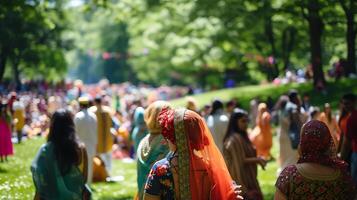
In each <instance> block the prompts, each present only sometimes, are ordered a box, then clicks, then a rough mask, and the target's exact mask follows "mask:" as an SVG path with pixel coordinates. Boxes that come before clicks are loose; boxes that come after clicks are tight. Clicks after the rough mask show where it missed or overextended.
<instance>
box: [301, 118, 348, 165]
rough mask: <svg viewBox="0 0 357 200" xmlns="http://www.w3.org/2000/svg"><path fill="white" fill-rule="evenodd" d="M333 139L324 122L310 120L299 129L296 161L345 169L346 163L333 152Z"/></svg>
mask: <svg viewBox="0 0 357 200" xmlns="http://www.w3.org/2000/svg"><path fill="white" fill-rule="evenodd" d="M333 146H334V143H333V140H332V137H331V134H330V131H329V129H328V127H327V126H326V124H325V123H323V122H321V121H318V120H311V121H309V122H307V123H306V124H304V126H303V127H302V129H301V138H300V144H299V148H300V153H301V155H300V158H299V160H298V163H318V164H321V165H325V166H329V167H332V168H337V169H341V170H344V171H345V170H347V164H346V163H345V162H344V161H342V160H341V159H339V158H337V157H336V155H335V152H333V149H334V148H333Z"/></svg>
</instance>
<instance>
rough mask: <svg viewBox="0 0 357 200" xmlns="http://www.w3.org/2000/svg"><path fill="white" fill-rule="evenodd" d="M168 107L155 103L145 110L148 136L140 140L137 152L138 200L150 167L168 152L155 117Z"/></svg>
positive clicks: (161, 102) (165, 103) (141, 197)
mask: <svg viewBox="0 0 357 200" xmlns="http://www.w3.org/2000/svg"><path fill="white" fill-rule="evenodd" d="M170 107H171V106H170V104H169V103H168V102H166V101H155V102H154V103H152V104H150V105H149V107H148V108H147V109H146V110H145V113H144V119H145V122H146V124H147V127H148V131H149V134H148V135H146V136H145V137H144V138H143V139H142V140H141V142H140V143H139V146H138V151H137V158H138V160H137V174H138V176H137V184H138V190H139V191H138V193H137V197H138V199H143V192H144V186H145V182H146V179H147V177H148V175H149V172H150V169H151V167H152V165H153V164H154V163H155V162H156V161H158V160H161V159H162V158H164V157H165V156H166V155H167V153H168V152H169V147H168V145H167V142H166V141H165V139H164V138H163V137H162V135H161V134H160V133H161V127H160V124H159V122H158V121H157V117H158V116H159V113H160V112H161V110H162V109H163V108H170Z"/></svg>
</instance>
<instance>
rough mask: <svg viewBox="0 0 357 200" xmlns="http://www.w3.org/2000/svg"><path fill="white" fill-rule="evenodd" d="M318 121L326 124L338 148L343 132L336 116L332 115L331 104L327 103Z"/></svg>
mask: <svg viewBox="0 0 357 200" xmlns="http://www.w3.org/2000/svg"><path fill="white" fill-rule="evenodd" d="M318 120H320V121H322V122H324V123H325V124H326V125H327V127H328V129H329V131H330V133H331V137H332V139H333V142H334V143H335V146H338V142H339V141H340V133H341V132H340V128H339V127H338V124H337V120H336V118H335V116H333V115H332V112H331V106H330V104H329V103H325V106H324V111H323V112H322V113H321V114H320V116H319V119H318Z"/></svg>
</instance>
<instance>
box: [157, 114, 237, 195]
mask: <svg viewBox="0 0 357 200" xmlns="http://www.w3.org/2000/svg"><path fill="white" fill-rule="evenodd" d="M159 121H160V124H161V125H162V128H163V132H162V134H163V135H164V137H165V138H167V139H169V140H170V141H171V142H172V143H173V144H176V146H177V154H178V185H179V194H178V195H177V194H176V196H179V199H185V200H186V199H193V200H196V199H197V200H205V199H217V200H218V199H227V200H230V199H236V194H235V193H234V190H233V183H232V178H231V176H230V174H229V172H228V169H227V166H226V164H225V161H224V159H223V156H222V154H221V153H220V151H219V150H218V148H217V146H216V144H215V143H214V140H213V138H212V135H211V133H210V131H209V129H208V127H207V126H206V124H205V123H204V120H203V118H202V117H201V116H199V115H198V114H197V113H195V112H193V111H190V110H186V109H178V110H163V111H162V113H161V114H160V117H159Z"/></svg>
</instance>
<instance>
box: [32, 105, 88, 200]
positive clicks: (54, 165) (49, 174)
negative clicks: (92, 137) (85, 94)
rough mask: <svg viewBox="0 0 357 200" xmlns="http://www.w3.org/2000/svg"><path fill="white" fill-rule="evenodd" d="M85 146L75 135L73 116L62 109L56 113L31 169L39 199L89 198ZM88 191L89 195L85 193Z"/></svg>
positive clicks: (74, 199)
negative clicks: (44, 142) (45, 140)
mask: <svg viewBox="0 0 357 200" xmlns="http://www.w3.org/2000/svg"><path fill="white" fill-rule="evenodd" d="M86 155H87V154H86V153H85V148H84V147H83V146H82V145H80V144H79V143H78V141H77V139H76V136H75V128H74V123H73V119H72V115H71V113H70V112H69V111H67V110H63V109H61V110H58V111H56V112H55V113H54V114H53V115H52V119H51V125H50V132H49V135H48V140H47V143H46V144H44V145H42V146H41V148H40V150H39V151H38V153H37V155H36V157H35V159H34V161H33V163H32V165H31V172H32V177H33V181H34V184H35V187H36V197H35V199H51V200H52V199H53V200H62V199H63V200H64V199H73V200H76V199H88V198H89V197H88V196H87V194H88V193H87V192H84V191H88V190H87V189H85V188H86V185H85V183H86V180H85V178H84V177H86V176H85V174H86V171H87V170H86V168H87V167H86V166H87V163H86V162H88V161H87V159H86ZM85 194H86V195H85Z"/></svg>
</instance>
